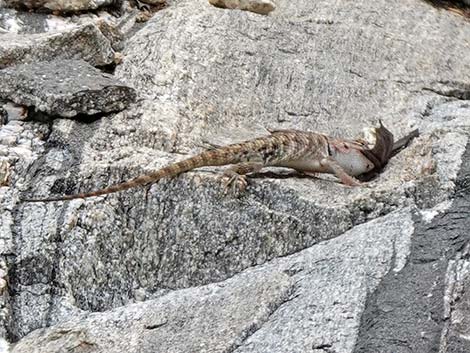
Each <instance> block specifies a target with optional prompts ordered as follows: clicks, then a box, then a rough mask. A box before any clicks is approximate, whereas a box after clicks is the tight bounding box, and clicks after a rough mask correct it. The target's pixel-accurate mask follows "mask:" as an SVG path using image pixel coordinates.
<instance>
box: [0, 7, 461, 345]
mask: <svg viewBox="0 0 470 353" xmlns="http://www.w3.org/2000/svg"><path fill="white" fill-rule="evenodd" d="M276 6H277V8H276V11H273V12H272V13H271V14H270V16H259V15H257V14H253V13H250V12H247V11H230V10H226V9H220V8H216V7H214V6H212V5H210V4H209V3H208V2H207V1H206V0H197V1H194V0H191V1H185V0H181V1H174V2H172V4H171V5H170V6H168V7H167V8H165V9H164V10H162V11H160V12H158V13H157V14H156V15H155V16H154V18H153V19H152V20H150V21H148V22H147V23H146V24H145V26H144V27H143V28H142V30H140V31H139V32H137V33H136V34H135V35H134V36H133V37H132V38H130V39H128V40H127V41H126V44H125V45H126V47H125V51H124V55H125V59H124V61H123V63H122V64H121V65H119V66H118V67H117V68H116V71H115V75H116V77H117V78H118V79H119V80H121V81H122V82H123V83H125V84H126V85H129V86H132V87H134V88H135V89H136V90H137V92H139V99H140V100H139V102H138V104H134V105H132V106H130V107H129V108H128V109H126V110H125V111H123V112H120V113H118V114H116V115H112V116H104V117H102V118H101V119H100V120H98V121H94V122H87V123H85V122H79V121H74V120H70V119H56V120H54V121H53V122H52V123H49V124H45V123H39V122H23V121H10V122H8V124H6V125H4V126H3V127H2V129H1V130H0V135H1V134H2V130H3V131H7V132H6V133H5V135H3V136H9V137H10V136H13V138H14V139H13V140H8V141H7V142H8V144H5V145H2V146H1V147H4V150H5V151H6V153H5V154H6V157H7V158H8V161H9V162H8V163H9V166H10V177H9V180H10V182H9V185H8V186H6V187H3V188H0V192H1V194H0V220H1V223H0V224H1V237H0V242H1V243H0V245H1V246H0V250H1V252H0V256H2V257H3V258H4V259H5V263H6V270H7V273H8V275H9V286H10V288H11V289H10V291H9V293H10V294H11V295H10V297H9V298H8V300H7V301H6V304H5V305H6V307H7V309H8V311H7V312H8V315H6V316H5V318H1V317H0V326H2V325H3V327H4V330H5V332H6V333H7V335H8V339H9V340H10V341H12V342H18V344H17V346H16V347H15V348H14V349H15V350H18V351H20V350H23V351H28V350H32V347H41V346H42V345H49V344H50V345H51V346H46V347H50V348H51V349H53V344H54V343H53V342H52V338H53V337H58V339H59V340H61V342H62V343H67V342H75V343H79V342H85V343H83V344H85V347H86V349H88V350H90V351H100V349H103V347H105V348H104V349H109V350H111V349H116V350H118V349H121V348H122V344H123V343H122V342H124V339H125V338H129V341H130V342H137V343H135V346H134V347H137V345H138V340H139V339H142V342H144V343H145V344H146V346H143V347H145V349H144V348H141V349H140V351H141V352H146V351H148V352H154V351H155V350H156V349H155V348H156V346H155V345H156V342H157V341H155V340H156V339H158V338H159V340H158V343H159V344H165V345H167V344H171V347H175V350H174V351H176V352H178V351H183V350H185V349H186V351H188V350H189V351H191V350H190V349H189V348H188V347H195V345H196V344H201V345H202V347H203V348H201V350H202V351H204V350H206V351H213V352H216V351H217V352H223V351H246V352H248V351H250V352H256V351H259V352H266V351H272V352H277V351H279V352H286V351H289V352H290V351H292V352H304V351H313V352H315V353H320V352H322V353H323V352H325V351H326V352H328V351H337V352H354V351H368V352H378V351H380V349H378V348H377V347H379V348H380V347H383V346H386V348H387V349H389V351H391V352H394V353H397V352H401V351H403V350H406V349H407V347H408V346H410V347H418V348H419V347H425V348H429V347H431V349H430V350H424V351H426V352H428V351H432V350H434V351H438V350H439V348H438V349H436V344H437V346H439V345H440V344H441V342H443V343H442V344H443V347H444V343H445V342H446V341H445V340H443V339H442V337H444V338H449V340H447V341H448V342H450V341H452V342H455V344H454V346H452V347H465V344H466V343H465V341H464V340H465V332H466V331H465V324H460V323H459V322H462V320H461V319H459V315H460V316H461V315H465V314H461V313H465V312H466V311H465V310H466V309H465V305H461V306H459V307H458V308H457V307H456V310H453V309H452V310H453V311H452V310H447V309H445V307H444V306H445V305H447V304H445V303H446V300H447V299H445V295H446V294H445V293H455V296H456V297H460V298H465V297H464V294H463V292H462V290H460V289H459V288H456V287H455V286H454V287H452V286H453V285H456V284H458V283H457V280H459V278H457V276H454V279H452V278H453V276H452V273H455V271H453V270H452V269H453V267H452V266H450V265H451V263H450V261H461V260H463V261H461V262H459V263H460V264H463V263H464V261H465V259H466V257H465V255H464V254H465V252H464V250H465V246H464V243H463V242H462V240H463V239H465V237H464V235H463V234H465V233H464V232H463V231H462V232H461V231H460V229H465V224H464V223H456V224H457V225H454V223H452V222H454V221H455V222H463V221H465V219H467V218H468V217H467V218H465V214H464V212H465V210H467V211H466V212H468V205H467V204H465V203H459V202H464V201H462V200H463V199H462V198H460V197H461V196H459V195H460V194H461V195H466V194H465V192H466V191H465V190H467V191H468V182H467V181H466V177H465V176H463V175H464V174H463V173H462V170H463V169H464V168H465V166H466V165H468V160H469V157H468V150H469V148H468V147H467V146H468V137H469V132H470V126H469V122H468V116H469V114H470V108H469V106H470V105H469V101H468V94H469V93H468V92H469V91H470V90H469V87H470V86H469V82H470V63H469V61H468V57H469V55H470V52H469V47H468V43H467V41H468V38H470V27H469V26H468V24H467V22H466V21H465V20H464V19H463V18H461V17H459V16H455V15H454V14H452V13H449V12H446V11H442V10H437V9H435V8H433V7H432V6H429V4H426V3H425V2H422V1H415V0H399V1H397V2H393V3H392V2H390V1H385V0H379V1H374V2H370V1H365V0H361V1H355V2H350V1H340V2H331V1H326V0H325V1H323V0H321V1H307V0H304V1H296V2H292V1H277V2H276ZM378 119H381V120H382V121H383V122H384V124H385V125H386V126H387V127H389V128H390V129H391V130H392V132H393V133H394V134H395V135H396V136H397V137H400V136H401V135H403V134H405V133H407V132H409V131H410V130H411V129H414V128H419V129H420V131H421V136H420V137H419V138H418V139H416V140H415V141H414V142H413V144H412V145H411V146H410V147H409V148H407V149H405V150H404V151H402V152H401V153H399V154H398V155H397V156H395V157H394V158H393V159H392V160H391V161H390V163H389V165H388V166H387V168H386V169H385V170H384V171H383V173H382V174H380V175H379V176H378V178H376V179H375V180H373V181H371V182H369V183H367V187H362V188H347V187H344V186H343V185H341V184H338V183H337V182H336V181H335V179H334V178H331V177H327V176H318V177H317V178H301V177H294V176H292V175H291V174H287V172H286V171H279V170H275V171H271V173H261V174H260V175H257V177H256V178H253V179H251V180H250V185H249V187H248V189H247V192H246V193H245V194H243V195H241V196H240V197H229V196H224V195H223V192H222V188H221V187H220V186H219V184H220V183H219V182H218V175H220V170H219V169H218V168H205V169H201V170H198V171H194V172H191V173H187V174H185V175H182V176H180V177H177V178H175V179H173V180H162V181H161V182H158V183H156V184H155V185H151V186H148V187H145V188H141V189H136V190H129V191H126V192H123V193H120V194H114V195H109V196H106V197H100V198H92V199H88V200H75V201H72V202H67V203H47V204H46V203H36V204H28V203H20V202H19V201H18V199H19V196H20V195H21V194H28V195H31V194H33V195H34V196H43V195H50V194H63V193H73V192H77V191H84V190H91V189H95V188H100V187H103V186H107V185H109V184H112V183H116V182H120V181H122V180H126V179H129V178H132V177H133V176H136V175H139V174H141V173H145V172H148V171H152V170H154V169H156V168H158V167H161V166H163V165H166V164H168V163H171V162H173V161H176V160H181V159H183V158H186V157H187V156H188V155H191V154H194V153H197V152H198V151H201V150H202V149H204V148H205V147H209V146H211V145H220V144H225V143H230V142H236V141H240V140H244V139H248V138H251V137H254V136H259V135H262V134H266V133H267V131H266V129H267V128H277V129H289V128H296V129H304V130H317V131H321V132H324V133H328V134H331V135H335V136H346V137H352V136H356V135H358V134H359V132H360V130H361V129H362V128H363V127H368V126H371V125H375V124H376V123H377V120H378ZM1 151H2V150H1V149H0V152H1ZM466 163H467V164H466ZM465 185H467V186H465ZM458 197H459V198H460V199H459V200H460V201H458ZM462 197H464V196H462ZM452 207H458V209H457V210H455V209H454V208H452ZM443 217H447V222H446V223H444V224H443V225H440V224H439V223H438V221H439V220H441V219H442V218H443ZM451 221H452V222H451ZM426 222H431V223H429V228H430V229H429V230H428V229H427V228H426V224H428V223H426ZM432 222H436V223H432ZM457 230H458V232H457ZM428 231H429V232H431V233H427V232H428ZM457 233H458V234H457ZM459 252H460V254H463V255H459V254H458V253H459ZM462 267H463V266H462ZM420 271H421V272H420ZM458 273H462V276H465V272H464V271H463V270H462V271H461V272H458ZM258 276H261V278H260V277H258ZM446 276H447V278H449V281H448V282H446V281H445V278H446ZM252 280H253V281H254V282H251V281H252ZM275 282H276V283H279V287H276V286H275V285H273V283H275ZM251 283H256V284H253V285H252V286H251ZM461 283H465V282H464V281H461ZM224 286H225V287H224ZM243 288H244V289H243ZM403 288H407V289H408V288H409V289H410V290H409V291H406V294H407V295H401V294H403V292H404V291H403V290H402V289H403ZM452 288H456V290H454V291H453V289H452ZM224 289H225V291H224ZM259 290H261V292H263V291H264V292H263V293H265V296H263V295H261V294H259V293H260V291H259ZM452 291H453V292H452ZM209 292H211V293H215V294H214V297H213V298H214V300H215V301H214V303H215V302H216V303H219V305H213V303H211V302H210V301H209V300H206V301H204V302H203V304H201V302H200V301H197V298H198V297H199V298H200V297H201V296H202V298H204V300H205V299H206V298H208V297H207V296H206V294H207V293H209ZM428 294H430V295H428ZM399 295H400V296H399ZM184 296H185V297H184ZM182 297H184V298H187V303H184V304H182V305H180V302H179V301H178V300H179V299H178V298H182ZM235 297H236V298H238V300H240V301H236V300H235V299H234V298H235ZM246 297H248V298H251V299H252V300H251V301H247V298H246ZM258 297H259V298H260V299H259V304H260V307H259V308H258V309H257V308H254V307H255V306H256V305H255V304H256V303H258V300H257V298H258ZM170 299H175V301H174V302H173V301H171V300H170ZM165 300H170V302H167V304H165V305H164V306H162V305H163V304H162V303H164V302H165ZM217 300H220V301H217ZM224 300H227V301H224ZM137 301H139V302H141V303H138V304H135V302H137ZM253 302H254V304H253ZM447 302H448V303H451V302H450V301H449V300H447ZM191 303H192V304H193V305H191ZM220 303H227V304H228V305H227V310H231V312H232V314H233V316H230V314H226V313H225V312H223V311H224V305H220ZM173 304H175V305H173ZM199 304H200V306H199ZM422 304H423V305H422ZM410 305H411V306H410ZM245 307H246V309H247V311H246V313H243V309H244V308H245ZM266 307H270V309H269V310H266ZM403 308H412V310H410V309H407V310H405V309H403ZM186 310H187V311H186ZM446 310H447V311H446ZM162 312H164V314H161V315H159V313H162ZM155 313H156V315H157V316H159V317H162V316H163V315H165V316H166V317H168V318H170V320H169V321H168V322H167V323H164V322H163V321H159V320H154V317H155V316H153V317H152V315H154V314H155ZM120 315H123V316H124V319H119V317H120ZM126 315H128V316H126ZM139 315H142V316H139ZM224 315H227V316H224ZM125 317H128V318H129V322H132V323H135V325H133V327H134V330H133V328H132V327H129V326H130V325H128V323H127V322H126V321H125ZM138 317H142V320H143V321H142V322H145V323H149V327H150V329H151V330H150V331H152V332H151V333H147V331H146V329H145V327H144V326H142V325H139V324H138V320H137V318H138ZM218 317H220V318H224V319H223V320H218ZM227 317H233V319H232V320H231V319H225V318H227ZM446 317H447V318H452V325H453V326H446V325H448V322H450V321H449V319H446ZM390 318H393V320H390ZM402 318H405V319H406V320H403V319H402ZM147 320H148V321H147ZM459 320H460V321H459ZM202 322H207V324H208V325H209V326H208V327H209V328H208V330H207V331H206V332H207V335H204V334H202V333H200V332H201V331H195V334H194V335H189V333H188V332H189V331H191V328H194V327H196V326H197V325H195V323H202ZM222 322H223V324H225V325H226V326H223V325H222ZM219 323H220V325H218V326H222V327H221V329H223V328H224V327H225V328H227V327H228V326H230V325H231V324H234V325H235V327H234V328H233V327H232V328H233V331H230V332H229V331H218V330H217V329H215V326H216V324H219ZM370 323H373V325H372V328H374V327H375V328H376V329H375V330H374V329H372V328H371V326H370ZM160 324H161V325H160ZM61 325H63V326H61ZM165 325H167V326H165ZM185 325H187V326H185ZM421 327H424V328H425V330H424V331H423V330H420V329H421ZM446 327H447V328H446ZM61 328H64V329H63V330H61ZM152 328H153V330H152ZM35 330H36V331H35ZM94 330H96V331H94ZM446 330H447V331H446ZM94 332H96V334H95V333H94ZM123 332H124V333H125V335H124V334H123V335H122V337H121V336H119V335H120V334H121V333H123ZM446 332H450V334H447V333H446ZM186 333H188V334H186ZM74 334H75V336H74ZM160 334H161V336H159V335H160ZM179 334H182V336H179ZM88 335H91V336H90V340H89V341H88V340H87V339H88V337H89V336H88ZM153 335H155V336H154V337H157V338H152V337H153ZM421 335H424V336H423V337H424V338H422V336H421ZM103 337H111V338H110V340H109V341H106V342H105V341H104V340H105V339H104V338H103ZM172 337H174V339H173V338H172ZM387 337H390V339H389V340H386V338H387ZM132 339H135V341H132ZM457 341H458V343H457ZM86 342H90V344H89V345H87V343H86ZM462 342H463V343H462ZM381 343H384V344H383V345H382V346H381V345H380V344H381ZM93 344H95V345H93ZM132 344H133V343H132ZM400 345H402V346H400ZM458 345H460V346H458ZM167 347H168V346H167ZM276 347H279V348H276ZM291 347H292V349H289V348H291ZM448 347H451V346H450V345H448ZM276 349H278V350H276ZM400 349H401V351H400ZM450 349H454V348H449V351H450ZM121 350H122V349H121ZM138 350H139V349H138V348H135V349H134V351H138ZM410 350H411V351H413V350H412V349H410ZM456 350H457V348H455V349H454V351H456ZM101 351H103V350H101ZM131 351H132V350H131ZM415 351H419V350H415Z"/></svg>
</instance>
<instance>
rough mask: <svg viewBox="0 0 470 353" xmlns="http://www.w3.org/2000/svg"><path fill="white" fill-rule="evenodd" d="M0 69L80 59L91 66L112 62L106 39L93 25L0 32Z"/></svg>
mask: <svg viewBox="0 0 470 353" xmlns="http://www.w3.org/2000/svg"><path fill="white" fill-rule="evenodd" d="M1 38H2V41H0V68H5V67H7V66H12V65H17V64H21V63H32V62H38V61H49V60H60V59H83V60H85V61H87V62H89V63H90V64H91V65H93V66H100V65H108V64H110V63H112V62H113V61H114V51H113V49H112V47H111V44H110V42H109V40H108V39H107V38H106V37H105V36H104V35H103V34H102V33H101V31H100V30H99V29H98V28H97V27H96V26H95V25H93V24H87V25H83V26H79V27H76V28H73V29H71V30H66V31H63V32H53V33H38V34H15V33H8V34H3V35H1Z"/></svg>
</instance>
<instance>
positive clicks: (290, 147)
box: [24, 123, 393, 202]
mask: <svg viewBox="0 0 470 353" xmlns="http://www.w3.org/2000/svg"><path fill="white" fill-rule="evenodd" d="M373 133H374V134H375V139H376V141H375V144H374V147H373V148H369V147H368V144H367V143H366V142H365V141H363V140H345V139H338V138H333V137H329V136H326V135H323V134H320V133H316V132H305V131H298V130H279V131H272V132H271V135H268V136H264V137H260V138H257V139H254V140H250V141H246V142H242V143H238V144H233V145H228V146H224V147H220V148H217V149H214V150H209V151H205V152H202V153H200V154H198V155H195V156H193V157H190V158H188V159H186V160H183V161H180V162H176V163H173V164H171V165H169V166H167V167H164V168H162V169H159V170H156V171H154V172H152V173H149V174H146V175H141V176H138V177H136V178H134V179H132V180H129V181H126V182H123V183H120V184H116V185H113V186H110V187H108V188H105V189H101V190H96V191H91V192H85V193H80V194H75V195H65V196H58V197H47V198H38V199H24V201H29V202H40V201H45V202H47V201H64V200H72V199H78V198H87V197H92V196H100V195H105V194H110V193H114V192H119V191H123V190H126V189H130V188H134V187H137V186H142V185H147V184H150V183H153V182H156V181H158V180H160V179H163V178H171V177H175V176H177V175H178V174H181V173H184V172H187V171H190V170H193V169H195V168H200V167H206V166H223V165H232V164H233V165H234V166H232V167H231V168H229V169H228V170H226V171H225V173H224V177H225V179H226V180H227V181H226V183H225V184H226V187H227V188H228V187H229V186H232V187H234V188H235V187H237V188H239V189H244V188H245V187H246V185H247V183H246V179H245V176H244V175H245V174H248V173H252V172H256V171H259V170H261V169H262V168H264V167H268V166H276V167H288V168H293V169H295V170H298V171H300V172H306V173H331V174H335V175H336V176H337V177H338V178H339V179H340V180H341V182H342V183H343V184H346V185H349V186H356V185H360V183H359V181H358V180H356V179H355V178H354V176H358V175H361V174H364V173H368V172H370V171H372V170H376V169H381V168H383V166H384V165H385V164H386V163H387V162H388V159H389V158H390V156H391V153H392V150H393V135H392V134H391V133H390V131H388V130H387V129H386V128H385V127H384V126H383V125H382V123H381V124H380V127H379V128H376V129H374V130H373Z"/></svg>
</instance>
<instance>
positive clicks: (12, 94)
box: [0, 60, 136, 118]
mask: <svg viewBox="0 0 470 353" xmlns="http://www.w3.org/2000/svg"><path fill="white" fill-rule="evenodd" d="M0 97H1V98H4V99H8V100H11V101H13V102H15V103H16V104H18V105H22V106H26V107H28V108H30V110H35V111H39V112H43V113H46V114H48V115H51V116H62V117H68V118H70V117H75V116H77V115H83V114H84V115H95V114H104V113H109V112H116V111H121V110H123V109H125V108H127V107H128V106H129V105H130V104H131V103H133V102H134V101H135V99H136V93H135V91H134V89H132V88H131V87H128V86H126V85H125V84H123V83H122V82H120V81H118V80H117V79H115V78H114V77H113V76H112V75H110V74H106V73H103V72H101V71H100V70H98V69H96V68H94V67H93V66H91V65H90V64H88V63H86V62H85V61H83V60H55V61H51V62H36V63H32V64H23V65H17V66H13V67H9V68H6V69H3V70H0Z"/></svg>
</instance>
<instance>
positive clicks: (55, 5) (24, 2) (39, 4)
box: [4, 0, 114, 12]
mask: <svg viewBox="0 0 470 353" xmlns="http://www.w3.org/2000/svg"><path fill="white" fill-rule="evenodd" d="M4 2H5V5H6V6H10V7H19V8H27V9H31V10H36V9H40V10H50V11H61V12H62V11H63V12H73V11H87V10H96V9H97V8H99V7H102V6H106V5H111V4H113V2H114V0H72V1H70V0H4Z"/></svg>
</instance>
